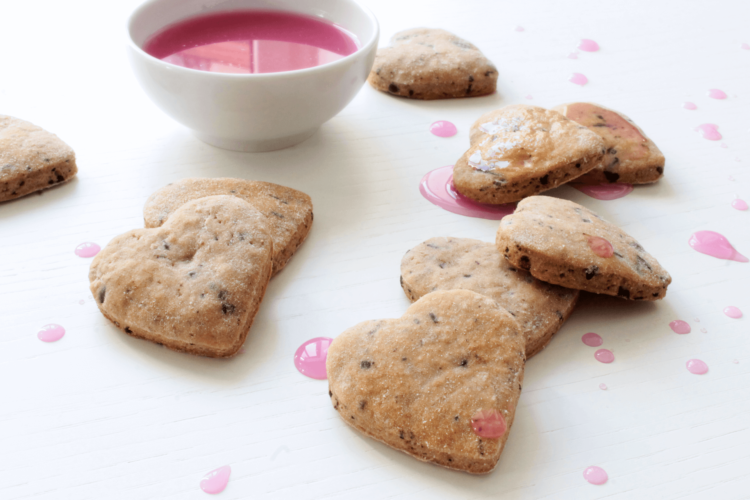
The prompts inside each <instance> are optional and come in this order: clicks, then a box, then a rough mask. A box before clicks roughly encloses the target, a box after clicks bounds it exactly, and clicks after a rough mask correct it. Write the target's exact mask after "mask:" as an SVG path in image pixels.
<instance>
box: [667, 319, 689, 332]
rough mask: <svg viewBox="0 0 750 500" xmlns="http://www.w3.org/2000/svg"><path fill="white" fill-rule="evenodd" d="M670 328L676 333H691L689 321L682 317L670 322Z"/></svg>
mask: <svg viewBox="0 0 750 500" xmlns="http://www.w3.org/2000/svg"><path fill="white" fill-rule="evenodd" d="M669 328H671V329H672V331H673V332H675V333H680V334H685V333H690V325H689V324H688V323H687V321H682V320H681V319H676V320H674V321H672V322H671V323H669Z"/></svg>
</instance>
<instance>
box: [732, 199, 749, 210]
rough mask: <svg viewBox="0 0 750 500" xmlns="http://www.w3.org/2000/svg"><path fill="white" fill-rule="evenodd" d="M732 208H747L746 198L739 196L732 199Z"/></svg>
mask: <svg viewBox="0 0 750 500" xmlns="http://www.w3.org/2000/svg"><path fill="white" fill-rule="evenodd" d="M732 208H735V209H737V210H747V203H746V202H745V200H740V199H739V198H738V199H736V200H732Z"/></svg>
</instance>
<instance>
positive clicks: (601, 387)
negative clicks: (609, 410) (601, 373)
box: [599, 384, 607, 391]
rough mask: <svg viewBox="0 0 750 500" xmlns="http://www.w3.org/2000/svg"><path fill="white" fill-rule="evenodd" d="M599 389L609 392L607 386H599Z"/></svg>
mask: <svg viewBox="0 0 750 500" xmlns="http://www.w3.org/2000/svg"><path fill="white" fill-rule="evenodd" d="M599 389H601V390H603V391H606V390H607V384H599Z"/></svg>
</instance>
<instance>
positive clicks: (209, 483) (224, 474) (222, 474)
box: [200, 465, 232, 495]
mask: <svg viewBox="0 0 750 500" xmlns="http://www.w3.org/2000/svg"><path fill="white" fill-rule="evenodd" d="M231 474H232V468H231V467H230V466H228V465H225V466H223V467H219V468H218V469H214V470H212V471H211V472H209V473H208V474H206V475H205V476H204V477H203V479H202V480H201V484H200V487H201V489H202V490H203V491H205V492H206V493H208V494H209V495H216V494H217V493H221V492H222V491H224V489H225V488H226V487H227V483H229V476H230V475H231Z"/></svg>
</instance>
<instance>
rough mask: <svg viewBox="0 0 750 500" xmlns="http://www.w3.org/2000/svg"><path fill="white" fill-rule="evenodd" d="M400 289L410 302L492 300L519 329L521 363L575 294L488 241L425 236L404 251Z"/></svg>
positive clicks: (555, 326)
mask: <svg viewBox="0 0 750 500" xmlns="http://www.w3.org/2000/svg"><path fill="white" fill-rule="evenodd" d="M401 287H402V288H403V289H404V293H406V296H407V297H408V298H409V300H411V301H412V302H415V301H416V300H418V299H420V298H422V297H423V296H425V295H427V294H428V293H431V292H434V291H436V290H471V291H473V292H477V293H480V294H482V295H485V296H487V297H489V298H491V299H493V300H495V301H496V302H497V303H498V304H500V305H501V306H502V307H503V308H505V309H506V310H507V311H508V312H509V313H510V314H511V315H512V316H513V317H514V318H516V321H518V323H519V325H520V326H521V329H522V331H523V334H524V335H525V336H526V358H527V359H528V358H531V357H532V356H534V355H535V354H537V353H538V352H540V351H541V350H542V349H543V348H544V347H545V346H546V345H547V344H548V343H549V341H550V340H552V336H553V335H554V334H555V333H557V331H558V330H559V329H560V327H562V325H563V323H564V322H565V320H567V319H568V316H570V314H571V313H572V312H573V308H574V307H575V304H576V302H577V301H578V294H579V292H578V290H571V289H569V288H563V287H560V286H555V285H550V284H549V283H545V282H543V281H539V280H537V279H535V278H534V277H533V276H531V275H530V274H529V273H528V272H526V271H524V270H522V269H518V268H516V267H514V266H512V265H511V264H510V263H509V262H508V261H507V260H505V259H504V258H503V256H502V255H501V254H500V252H498V251H497V247H496V246H495V244H494V243H485V242H483V241H479V240H472V239H469V238H444V237H440V238H430V239H429V240H427V241H425V242H423V243H420V244H419V245H417V246H416V247H414V248H412V249H411V250H409V251H408V252H406V255H404V257H403V259H401Z"/></svg>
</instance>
